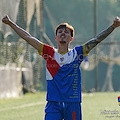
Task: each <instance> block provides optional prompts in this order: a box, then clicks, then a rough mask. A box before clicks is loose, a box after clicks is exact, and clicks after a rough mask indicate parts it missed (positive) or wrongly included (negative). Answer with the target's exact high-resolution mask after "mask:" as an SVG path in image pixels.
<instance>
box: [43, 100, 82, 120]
mask: <svg viewBox="0 0 120 120" xmlns="http://www.w3.org/2000/svg"><path fill="white" fill-rule="evenodd" d="M45 120H82V114H81V103H79V102H48V103H47V105H46V107H45Z"/></svg>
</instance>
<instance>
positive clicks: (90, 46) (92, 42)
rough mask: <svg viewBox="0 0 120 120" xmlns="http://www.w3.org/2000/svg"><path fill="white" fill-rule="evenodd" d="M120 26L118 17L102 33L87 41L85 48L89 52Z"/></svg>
mask: <svg viewBox="0 0 120 120" xmlns="http://www.w3.org/2000/svg"><path fill="white" fill-rule="evenodd" d="M119 26H120V18H119V17H116V18H115V20H114V22H113V24H112V25H111V26H110V27H108V28H107V29H106V30H104V31H102V32H101V33H100V34H98V35H97V36H96V37H95V38H93V39H91V40H89V41H88V42H87V43H85V50H86V53H87V54H88V53H89V52H90V50H92V49H93V48H94V47H95V46H96V45H97V44H98V43H100V42H101V41H103V40H104V39H105V38H106V37H107V36H108V35H109V34H110V33H111V32H112V31H113V30H114V29H115V28H116V27H119Z"/></svg>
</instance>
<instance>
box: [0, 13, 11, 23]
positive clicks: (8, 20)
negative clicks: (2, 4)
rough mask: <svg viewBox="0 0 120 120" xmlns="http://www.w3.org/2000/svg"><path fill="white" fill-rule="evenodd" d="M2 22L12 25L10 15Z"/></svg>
mask: <svg viewBox="0 0 120 120" xmlns="http://www.w3.org/2000/svg"><path fill="white" fill-rule="evenodd" d="M2 22H3V23H5V24H10V22H11V20H10V18H9V16H8V15H6V16H4V17H3V19H2Z"/></svg>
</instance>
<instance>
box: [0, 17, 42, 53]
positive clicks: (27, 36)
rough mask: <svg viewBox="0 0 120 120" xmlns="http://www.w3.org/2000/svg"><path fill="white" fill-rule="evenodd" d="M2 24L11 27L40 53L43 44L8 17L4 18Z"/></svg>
mask: <svg viewBox="0 0 120 120" xmlns="http://www.w3.org/2000/svg"><path fill="white" fill-rule="evenodd" d="M2 22H3V23H5V24H7V25H9V26H10V27H11V28H12V29H13V30H14V31H15V32H16V33H17V34H18V35H19V36H20V37H21V38H23V39H24V40H25V41H27V42H28V43H29V44H30V45H32V46H33V47H34V48H36V49H37V50H38V51H39V50H40V46H41V44H42V43H41V42H40V41H39V40H38V39H36V38H35V37H32V36H31V35H30V34H29V33H28V32H27V31H25V30H24V29H22V28H21V27H19V26H18V25H16V24H15V23H14V22H13V21H12V20H10V18H9V17H8V16H5V17H3V19H2Z"/></svg>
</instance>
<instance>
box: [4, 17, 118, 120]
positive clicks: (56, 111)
mask: <svg viewBox="0 0 120 120" xmlns="http://www.w3.org/2000/svg"><path fill="white" fill-rule="evenodd" d="M2 22H3V23H5V24H8V25H9V26H10V27H11V28H12V29H13V30H14V31H15V32H16V33H17V34H18V35H19V36H20V37H21V38H23V39H24V40H26V41H27V42H28V43H29V44H30V45H32V46H33V47H34V48H35V49H37V50H38V52H39V54H40V55H41V56H43V58H44V59H45V60H46V80H47V98H46V100H47V105H46V107H45V120H82V113H81V73H80V64H81V62H82V61H83V59H84V57H85V56H87V55H88V54H89V52H90V51H91V50H92V49H93V48H94V47H95V46H96V45H97V44H98V43H100V42H101V41H102V40H104V39H105V38H106V37H107V36H108V35H109V34H110V33H111V32H112V31H113V30H114V29H115V28H116V27H118V26H120V18H119V17H116V18H115V19H114V21H113V23H112V25H110V26H109V27H108V28H107V29H106V30H104V31H102V32H101V33H100V34H98V35H97V36H96V37H95V38H93V39H91V40H89V41H88V42H87V43H85V44H83V45H80V46H76V47H74V48H73V49H69V44H70V43H71V42H72V41H73V38H74V28H73V27H72V26H71V25H69V24H68V23H61V24H60V25H58V26H57V28H56V37H55V40H56V42H57V49H56V48H53V47H52V46H49V45H47V44H44V43H42V42H40V41H39V40H38V39H36V38H35V37H33V36H31V35H30V34H29V33H28V32H27V31H25V30H24V29H22V28H21V27H19V26H18V25H16V24H15V23H14V22H13V21H12V20H11V19H10V18H9V17H8V16H5V17H3V19H2Z"/></svg>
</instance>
